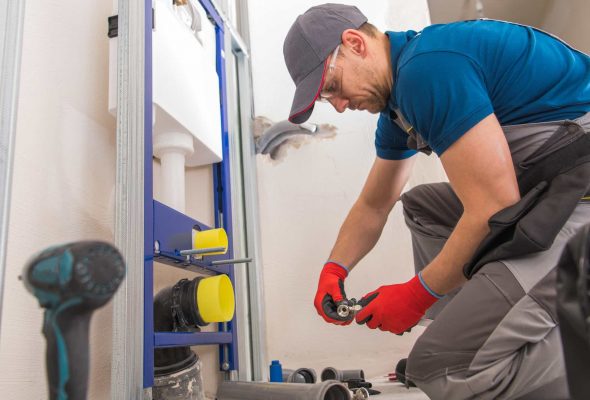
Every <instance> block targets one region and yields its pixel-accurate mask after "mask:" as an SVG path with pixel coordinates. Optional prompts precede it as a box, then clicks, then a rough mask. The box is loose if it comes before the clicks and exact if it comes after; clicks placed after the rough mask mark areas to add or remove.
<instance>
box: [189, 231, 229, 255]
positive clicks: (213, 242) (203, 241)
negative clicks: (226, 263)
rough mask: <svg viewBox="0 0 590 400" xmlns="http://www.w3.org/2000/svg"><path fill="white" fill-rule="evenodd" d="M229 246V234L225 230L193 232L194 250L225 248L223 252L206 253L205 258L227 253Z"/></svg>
mask: <svg viewBox="0 0 590 400" xmlns="http://www.w3.org/2000/svg"><path fill="white" fill-rule="evenodd" d="M227 244H228V240H227V233H226V232H225V229H223V228H216V229H208V230H206V231H197V230H193V249H195V250H201V249H211V248H215V247H223V251H214V252H211V253H204V254H202V255H204V256H211V255H216V254H225V253H227Z"/></svg>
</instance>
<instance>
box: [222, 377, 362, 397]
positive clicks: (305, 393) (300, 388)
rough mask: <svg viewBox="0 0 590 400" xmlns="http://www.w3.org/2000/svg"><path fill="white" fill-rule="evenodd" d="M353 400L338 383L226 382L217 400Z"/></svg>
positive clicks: (223, 383)
mask: <svg viewBox="0 0 590 400" xmlns="http://www.w3.org/2000/svg"><path fill="white" fill-rule="evenodd" d="M277 399H281V400H351V395H350V390H348V388H347V387H346V386H344V385H343V384H342V383H340V382H338V381H325V382H322V383H314V384H309V385H301V384H299V383H275V382H235V381H224V382H222V383H221V384H220V385H219V388H218V390H217V400H277Z"/></svg>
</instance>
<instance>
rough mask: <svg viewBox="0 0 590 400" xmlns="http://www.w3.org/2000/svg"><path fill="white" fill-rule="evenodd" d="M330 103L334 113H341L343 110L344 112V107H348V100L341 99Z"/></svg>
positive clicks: (332, 100)
mask: <svg viewBox="0 0 590 400" xmlns="http://www.w3.org/2000/svg"><path fill="white" fill-rule="evenodd" d="M330 102H331V103H332V106H334V108H335V109H336V111H338V112H339V113H343V112H344V110H346V107H347V106H348V100H346V99H343V98H341V97H336V98H334V99H331V101H330Z"/></svg>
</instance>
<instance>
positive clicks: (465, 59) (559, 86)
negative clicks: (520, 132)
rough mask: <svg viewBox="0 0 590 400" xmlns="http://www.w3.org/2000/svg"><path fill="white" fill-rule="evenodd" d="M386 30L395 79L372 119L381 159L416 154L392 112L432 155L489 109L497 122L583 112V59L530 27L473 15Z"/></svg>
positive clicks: (586, 86)
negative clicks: (376, 117)
mask: <svg viewBox="0 0 590 400" xmlns="http://www.w3.org/2000/svg"><path fill="white" fill-rule="evenodd" d="M387 35H388V36H389V40H390V45H391V60H392V66H393V70H394V72H393V74H394V76H393V88H392V91H391V95H390V98H389V103H388V105H387V107H386V108H385V109H384V110H383V111H382V112H381V115H380V116H379V121H378V123H377V131H376V135H375V146H376V148H377V156H378V157H380V158H385V159H393V160H399V159H403V158H407V157H410V156H412V155H413V154H415V153H416V151H415V150H410V149H409V148H408V147H407V145H406V142H407V139H408V134H407V133H406V132H404V131H403V130H402V129H400V128H399V127H398V126H397V125H396V124H395V122H393V120H392V118H393V117H394V115H395V114H393V113H392V110H393V109H399V110H400V111H401V113H402V115H403V116H404V117H405V119H406V120H407V122H408V123H409V124H410V125H412V126H413V127H414V129H415V130H416V131H417V132H418V133H419V134H420V135H421V136H422V138H423V139H424V140H425V141H426V142H427V143H428V144H429V145H430V147H431V148H432V149H433V151H434V152H435V153H437V154H438V155H439V156H440V155H441V154H442V153H443V152H444V151H445V150H446V149H447V148H449V146H451V145H452V144H453V143H454V142H455V141H456V140H457V139H458V138H460V137H461V136H462V135H463V134H464V133H465V132H467V131H468V130H469V129H470V128H472V127H473V126H474V125H476V124H477V123H478V122H479V121H481V120H482V119H483V118H485V117H486V116H488V115H489V114H491V113H492V112H494V113H496V116H497V117H498V120H499V121H500V124H502V125H513V124H523V123H529V122H544V121H556V120H563V119H575V118H577V117H580V116H581V115H583V114H585V113H587V112H590V57H588V56H587V55H585V54H583V53H581V52H579V51H577V50H574V49H572V48H571V47H569V46H567V45H566V44H564V43H563V42H561V41H559V40H557V39H555V38H553V37H552V36H550V35H548V34H546V33H543V32H540V31H538V30H535V29H533V28H530V27H525V26H520V25H516V24H511V23H506V22H501V21H490V20H477V21H464V22H456V23H452V24H445V25H432V26H429V27H427V28H425V29H424V30H423V31H422V32H420V33H416V32H414V31H408V32H387Z"/></svg>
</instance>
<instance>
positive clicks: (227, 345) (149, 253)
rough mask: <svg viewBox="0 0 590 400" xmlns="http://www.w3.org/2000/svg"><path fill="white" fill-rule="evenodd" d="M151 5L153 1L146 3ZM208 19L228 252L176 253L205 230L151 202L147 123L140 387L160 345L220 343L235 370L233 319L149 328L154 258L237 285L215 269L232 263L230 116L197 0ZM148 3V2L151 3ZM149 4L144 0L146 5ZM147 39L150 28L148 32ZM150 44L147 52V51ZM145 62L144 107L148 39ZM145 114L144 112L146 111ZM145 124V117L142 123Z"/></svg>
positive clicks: (219, 213) (218, 25) (149, 380)
mask: <svg viewBox="0 0 590 400" xmlns="http://www.w3.org/2000/svg"><path fill="white" fill-rule="evenodd" d="M148 1H149V2H150V3H151V1H150V0H148ZM199 2H200V3H201V5H202V6H203V8H204V9H205V11H206V12H207V15H208V16H209V18H210V19H211V21H212V22H213V23H214V24H215V37H216V69H217V74H218V76H219V90H220V100H221V104H220V107H221V130H222V132H221V134H222V151H223V161H222V162H220V163H217V164H214V165H213V186H214V187H213V193H214V196H215V201H214V204H215V227H217V228H224V229H225V230H226V232H227V234H228V251H227V253H226V254H225V255H221V256H204V257H202V258H201V259H198V258H195V257H192V256H182V255H181V254H180V250H183V249H191V248H192V243H191V231H192V229H193V227H196V228H197V229H201V230H205V229H209V227H208V226H206V225H204V224H202V223H200V222H199V221H196V220H194V219H192V218H190V217H188V216H186V215H184V214H182V213H180V212H178V211H176V210H174V209H172V208H170V207H167V206H165V205H164V204H161V203H159V202H157V201H155V200H154V199H153V193H152V185H151V182H152V157H151V154H152V152H151V151H152V148H151V142H152V126H151V124H147V123H146V124H145V126H144V134H145V143H146V145H145V149H146V153H145V183H146V184H145V191H144V200H145V201H144V221H145V228H144V246H145V248H144V330H143V335H144V343H143V386H144V388H149V387H151V386H153V383H154V349H155V348H161V347H178V346H188V345H190V346H195V345H210V344H219V345H220V348H219V359H220V367H221V369H222V370H223V371H233V370H237V369H238V349H237V327H236V317H235V316H234V319H233V320H232V321H230V322H227V323H223V324H219V327H218V332H195V333H186V332H154V324H153V299H154V294H153V271H154V265H153V263H154V260H156V261H158V262H161V263H163V264H167V265H170V266H174V267H179V268H183V269H186V270H190V271H194V272H199V273H205V274H220V273H224V274H227V275H228V276H229V278H230V280H231V281H232V284H233V285H234V287H235V277H234V267H233V265H232V264H228V265H213V264H212V263H213V262H214V261H221V260H226V259H233V246H232V243H233V240H232V239H233V238H232V233H233V230H232V209H231V185H230V166H229V162H230V150H229V138H228V116H227V96H226V75H225V54H224V46H225V41H224V22H223V20H222V18H221V16H220V15H219V14H218V12H217V10H216V9H215V7H214V6H213V4H212V3H211V2H210V1H209V0H199ZM150 5H151V4H150ZM146 6H147V2H146ZM145 15H146V26H151V14H150V13H147V12H146V13H145ZM146 35H151V30H149V31H148V30H147V29H146ZM148 46H149V48H148ZM145 54H146V59H145V88H146V90H145V96H146V97H145V104H146V107H147V106H148V105H151V103H152V96H151V95H152V93H151V88H152V75H151V70H152V65H151V62H152V58H151V56H149V57H148V56H147V55H148V54H150V55H151V39H149V40H148V39H147V38H146V53H145ZM146 111H147V110H146ZM146 121H147V119H146Z"/></svg>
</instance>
